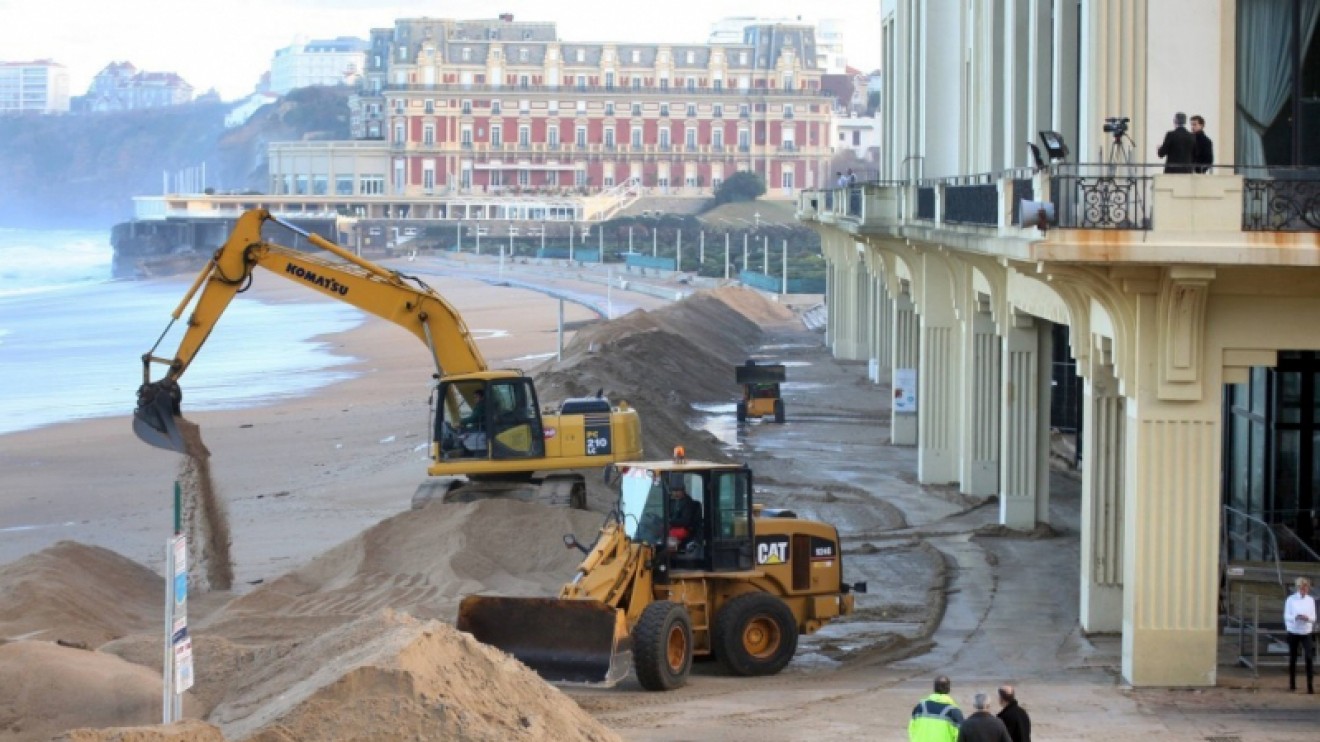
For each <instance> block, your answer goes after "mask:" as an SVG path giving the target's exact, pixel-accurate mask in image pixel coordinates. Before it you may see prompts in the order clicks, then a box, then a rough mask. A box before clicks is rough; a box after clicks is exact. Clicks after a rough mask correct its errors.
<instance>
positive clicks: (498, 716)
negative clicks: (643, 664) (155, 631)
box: [211, 611, 618, 742]
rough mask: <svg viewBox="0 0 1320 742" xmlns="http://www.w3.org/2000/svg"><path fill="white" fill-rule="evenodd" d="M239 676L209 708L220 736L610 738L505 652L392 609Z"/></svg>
mask: <svg viewBox="0 0 1320 742" xmlns="http://www.w3.org/2000/svg"><path fill="white" fill-rule="evenodd" d="M245 680H246V682H245V684H244V686H243V688H242V689H241V690H239V692H238V693H237V694H236V695H234V696H232V697H231V700H230V701H228V702H226V703H224V704H222V705H221V706H220V707H219V708H217V709H216V710H215V712H214V713H212V715H211V721H212V722H214V723H217V724H219V725H220V726H221V729H223V731H224V733H225V736H226V737H228V738H230V739H246V740H256V741H260V742H275V741H276V740H278V741H280V742H284V741H291V740H309V739H362V740H366V739H446V740H492V741H494V740H515V739H524V740H549V739H553V740H615V739H618V737H617V736H616V735H615V734H614V733H612V732H610V731H609V730H608V729H607V728H605V727H604V726H603V725H602V724H601V723H600V722H598V721H596V720H595V719H593V718H592V717H591V716H590V715H588V714H587V713H586V712H584V711H582V709H581V708H579V707H578V706H577V704H575V703H573V701H572V700H571V699H569V698H568V697H567V696H565V695H564V694H563V693H561V692H560V691H559V690H557V689H556V688H554V687H552V686H550V685H548V684H547V683H545V682H544V681H542V680H541V679H540V678H539V677H538V676H537V675H536V674H535V673H533V672H532V671H531V670H528V669H527V668H526V667H524V666H523V665H521V664H520V663H518V662H517V661H516V660H514V659H513V658H511V657H509V656H508V655H505V654H504V653H502V652H499V651H497V650H494V649H491V648H490V647H487V646H485V645H483V644H480V643H478V642H476V641H475V640H473V639H472V638H471V637H469V636H467V635H466V634H461V633H459V632H458V631H456V630H454V629H452V628H450V627H449V626H447V625H445V624H442V623H440V622H437V621H418V620H416V619H414V618H411V617H409V616H405V615H401V614H398V613H395V612H393V611H382V612H380V613H378V614H376V615H373V616H369V617H366V618H363V619H360V620H358V621H355V622H353V623H350V624H346V625H344V626H342V627H340V628H338V629H336V630H334V631H331V632H329V633H327V634H325V635H322V636H318V637H317V638H315V639H313V640H312V641H309V642H306V643H304V644H302V645H300V646H299V647H298V648H297V649H296V650H295V651H294V652H293V653H291V654H290V655H289V656H288V657H287V658H286V659H285V661H283V662H281V663H279V664H272V665H267V666H264V667H259V668H254V671H253V673H252V674H251V675H249V676H248V677H247V678H245Z"/></svg>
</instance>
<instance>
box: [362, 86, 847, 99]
mask: <svg viewBox="0 0 1320 742" xmlns="http://www.w3.org/2000/svg"><path fill="white" fill-rule="evenodd" d="M515 91H517V92H523V91H525V92H528V93H546V94H552V93H553V94H559V95H562V94H563V93H564V92H565V91H569V92H574V93H588V94H590V93H601V94H609V95H617V94H618V93H619V92H620V91H626V92H628V93H629V94H630V95H673V96H687V95H698V96H724V97H738V98H761V97H768V98H794V97H798V98H825V97H829V96H830V94H829V93H827V92H825V91H824V90H784V89H783V88H727V87H726V88H672V87H671V88H666V87H660V86H652V87H645V88H644V87H638V88H631V87H630V88H620V87H617V86H615V87H609V86H606V85H581V86H579V85H574V86H572V87H567V86H556V85H489V84H485V83H483V84H480V85H478V84H476V83H469V84H463V83H443V84H440V83H437V84H434V85H398V84H395V85H382V86H381V92H382V93H387V92H391V93H428V92H435V93H491V94H501V93H504V94H507V93H510V92H515Z"/></svg>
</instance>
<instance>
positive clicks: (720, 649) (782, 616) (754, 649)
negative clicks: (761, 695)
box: [714, 592, 798, 676]
mask: <svg viewBox="0 0 1320 742" xmlns="http://www.w3.org/2000/svg"><path fill="white" fill-rule="evenodd" d="M797 641H798V630H797V619H795V618H793V611H791V610H789V607H788V605H787V604H785V603H784V601H782V600H780V599H779V598H778V597H776V596H774V595H771V594H769V593H760V592H757V593H744V594H742V595H738V596H736V597H734V598H732V599H731V600H729V602H728V603H725V604H724V607H723V608H722V609H720V612H719V613H718V614H716V616H715V642H714V644H715V656H716V657H717V658H719V662H720V666H721V667H723V668H724V669H725V671H726V672H728V673H730V674H732V675H746V676H752V675H774V674H775V673H777V672H779V671H780V670H782V669H784V667H785V666H786V665H787V664H788V663H789V661H790V660H792V659H793V653H794V652H796V651H797Z"/></svg>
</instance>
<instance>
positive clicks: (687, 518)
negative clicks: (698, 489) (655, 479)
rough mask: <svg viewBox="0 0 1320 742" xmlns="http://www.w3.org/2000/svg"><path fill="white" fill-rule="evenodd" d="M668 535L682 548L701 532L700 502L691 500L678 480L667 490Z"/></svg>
mask: <svg viewBox="0 0 1320 742" xmlns="http://www.w3.org/2000/svg"><path fill="white" fill-rule="evenodd" d="M669 496H670V500H669V536H670V538H672V539H675V540H676V541H677V542H678V543H677V546H678V548H680V549H682V548H683V547H685V546H687V545H688V544H689V543H692V542H693V541H694V540H695V539H696V538H697V535H698V534H699V533H700V532H701V503H699V502H697V501H696V500H693V499H692V497H691V496H689V495H688V493H687V488H686V487H684V485H683V484H682V483H681V482H680V483H678V484H676V485H674V487H673V489H671V490H670V492H669Z"/></svg>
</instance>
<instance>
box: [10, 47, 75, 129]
mask: <svg viewBox="0 0 1320 742" xmlns="http://www.w3.org/2000/svg"><path fill="white" fill-rule="evenodd" d="M68 111H69V71H68V70H67V69H65V67H64V65H62V64H59V63H58V62H52V61H50V60H49V59H42V60H38V61H35V62H0V116H3V115H13V114H21V113H38V114H44V113H68Z"/></svg>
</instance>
